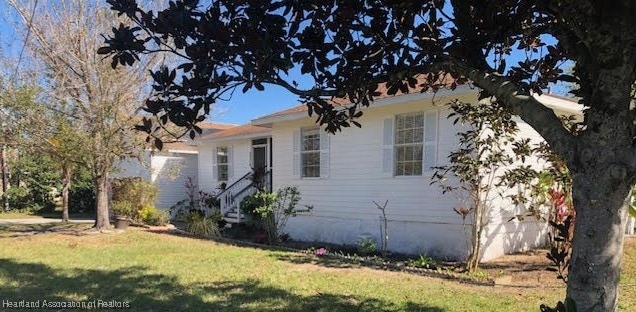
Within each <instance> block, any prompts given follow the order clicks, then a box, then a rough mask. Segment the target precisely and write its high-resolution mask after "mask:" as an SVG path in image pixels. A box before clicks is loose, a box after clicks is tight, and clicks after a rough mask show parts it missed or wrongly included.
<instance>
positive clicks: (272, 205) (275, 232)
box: [254, 186, 313, 245]
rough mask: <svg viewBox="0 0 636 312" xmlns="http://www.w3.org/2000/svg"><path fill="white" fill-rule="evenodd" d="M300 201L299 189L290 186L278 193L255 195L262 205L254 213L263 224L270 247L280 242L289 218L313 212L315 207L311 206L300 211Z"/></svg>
mask: <svg viewBox="0 0 636 312" xmlns="http://www.w3.org/2000/svg"><path fill="white" fill-rule="evenodd" d="M300 199H301V197H300V192H299V191H298V188H296V187H289V186H288V187H284V188H282V189H279V190H278V191H277V192H276V193H268V192H258V193H256V195H254V200H255V201H256V202H257V203H259V204H260V206H259V207H257V208H256V209H255V210H254V211H255V212H256V213H257V214H258V215H259V217H260V219H261V222H262V223H263V227H264V228H265V231H266V232H267V239H268V242H269V244H270V245H273V244H276V243H278V242H279V241H280V237H281V234H283V233H282V232H281V231H282V229H283V228H284V227H285V224H286V223H287V220H288V219H289V217H295V216H296V215H298V214H299V213H304V212H311V211H312V210H313V206H309V205H304V208H302V209H299V208H298V207H297V205H298V202H300Z"/></svg>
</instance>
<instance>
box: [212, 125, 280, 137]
mask: <svg viewBox="0 0 636 312" xmlns="http://www.w3.org/2000/svg"><path fill="white" fill-rule="evenodd" d="M270 132H271V129H270V128H267V127H260V126H254V125H252V124H244V125H240V126H235V127H233V128H229V129H227V130H222V131H218V132H215V133H211V134H207V135H204V136H202V137H201V140H216V139H222V138H228V137H237V136H255V135H258V134H269V133H270Z"/></svg>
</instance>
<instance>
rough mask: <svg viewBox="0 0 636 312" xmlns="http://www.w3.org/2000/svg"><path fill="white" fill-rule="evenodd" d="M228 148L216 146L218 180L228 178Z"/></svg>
mask: <svg viewBox="0 0 636 312" xmlns="http://www.w3.org/2000/svg"><path fill="white" fill-rule="evenodd" d="M228 172H229V171H228V149H227V147H217V148H216V180H217V181H226V182H227V180H228Z"/></svg>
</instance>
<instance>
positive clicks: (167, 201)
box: [152, 154, 198, 209]
mask: <svg viewBox="0 0 636 312" xmlns="http://www.w3.org/2000/svg"><path fill="white" fill-rule="evenodd" d="M197 167H198V164H197V155H196V154H170V155H155V156H153V157H152V181H153V182H155V183H156V184H157V186H158V187H159V196H158V198H157V203H156V206H157V208H160V209H168V208H170V207H172V205H174V204H176V203H177V202H178V201H181V200H184V199H187V198H188V197H187V188H186V187H185V184H186V182H187V180H188V178H190V177H191V178H192V180H193V181H192V182H193V183H194V184H197V183H198V181H197Z"/></svg>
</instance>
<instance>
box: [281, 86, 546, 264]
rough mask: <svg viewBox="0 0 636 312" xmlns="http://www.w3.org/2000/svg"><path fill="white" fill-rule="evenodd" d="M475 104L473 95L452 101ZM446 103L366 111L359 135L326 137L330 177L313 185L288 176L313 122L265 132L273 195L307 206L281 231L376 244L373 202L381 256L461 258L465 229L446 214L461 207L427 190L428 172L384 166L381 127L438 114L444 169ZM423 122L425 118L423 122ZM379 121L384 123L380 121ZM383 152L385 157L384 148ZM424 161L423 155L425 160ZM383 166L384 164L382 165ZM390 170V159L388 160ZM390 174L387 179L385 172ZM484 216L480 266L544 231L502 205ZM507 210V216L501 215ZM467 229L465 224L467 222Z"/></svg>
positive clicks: (452, 141)
mask: <svg viewBox="0 0 636 312" xmlns="http://www.w3.org/2000/svg"><path fill="white" fill-rule="evenodd" d="M457 97H463V98H460V99H461V100H464V101H473V102H475V101H476V96H475V95H474V94H473V95H457V96H453V98H457ZM447 102H448V98H446V99H437V100H436V104H435V105H434V104H432V103H431V100H430V99H429V100H422V101H418V102H408V103H402V104H393V105H390V106H383V107H374V108H369V109H366V110H365V112H364V116H363V118H361V120H360V121H361V124H362V129H358V128H349V129H344V130H343V131H342V132H341V133H337V134H336V135H335V136H332V137H331V138H330V146H329V151H330V155H329V160H330V163H329V166H330V174H329V175H328V176H326V177H321V178H308V179H301V178H299V177H298V175H297V174H294V166H293V164H294V163H295V162H294V159H293V157H294V133H297V132H298V130H299V129H300V128H302V127H307V126H311V125H312V122H313V120H312V119H310V118H306V119H303V120H297V121H287V122H279V123H275V124H274V125H273V129H272V137H273V170H274V171H273V172H274V175H273V183H274V189H277V188H281V187H284V186H298V188H299V190H300V192H301V195H302V198H303V200H302V202H301V204H311V205H313V206H314V211H313V213H311V214H310V215H302V216H298V217H296V218H290V220H289V221H288V224H287V228H286V229H285V230H284V231H286V232H288V233H290V234H291V236H292V237H293V238H295V239H299V240H305V241H317V242H320V241H322V242H329V243H337V244H354V243H355V241H356V240H357V239H358V238H360V237H362V236H371V237H373V238H374V239H375V240H376V242H380V211H379V210H378V209H376V208H375V205H374V204H373V201H376V202H378V203H383V202H384V201H385V200H388V201H389V203H388V205H387V218H388V220H389V222H388V236H389V244H388V246H389V249H390V250H393V251H397V252H402V253H409V254H427V255H431V256H438V257H444V258H452V259H461V258H463V257H465V256H466V255H467V254H468V251H469V246H470V245H469V238H470V228H469V226H468V224H466V225H464V224H462V220H461V217H460V216H459V215H457V214H456V213H455V212H454V211H453V208H456V207H458V206H460V205H461V202H460V199H459V198H457V197H456V196H454V195H453V194H446V195H443V194H442V193H441V190H440V188H439V187H438V186H437V185H430V182H431V175H432V173H433V171H432V170H430V169H429V168H425V169H424V172H423V175H422V176H418V177H394V176H393V175H392V174H391V172H392V169H391V170H388V168H387V164H386V153H387V144H386V143H387V138H385V136H386V131H385V126H386V125H387V124H390V125H393V124H394V123H393V122H390V121H391V120H392V118H394V117H395V115H396V114H401V113H409V112H417V111H425V112H433V111H434V110H437V111H438V113H439V114H438V115H439V118H438V125H437V138H436V139H437V143H436V144H437V149H436V155H434V158H435V157H436V159H437V165H442V164H447V163H448V158H447V156H448V154H449V153H450V152H451V151H453V150H455V149H457V144H458V139H457V136H456V134H457V132H460V131H462V129H461V128H459V126H455V125H453V124H452V119H447V118H446V117H447V116H448V114H449V111H448V110H445V109H442V108H443V106H442V105H439V104H444V103H447ZM428 116H430V115H428ZM387 120H388V121H389V122H387ZM519 125H520V128H521V132H522V135H523V136H528V137H532V138H533V140H535V141H538V140H540V139H541V138H540V136H538V134H537V133H536V132H534V131H533V130H532V129H531V128H529V126H528V125H526V124H525V123H520V124H519ZM389 153H393V150H392V148H391V149H390V151H389ZM430 156H432V155H429V157H430ZM383 160H384V162H383ZM390 162H391V164H390V166H391V167H392V166H394V160H393V159H391V160H390ZM387 171H390V172H387ZM495 204H496V205H497V207H496V208H495V209H494V210H495V212H494V213H493V214H492V215H491V216H490V218H491V224H490V226H488V227H487V229H486V233H485V236H484V239H483V242H484V247H483V256H482V260H484V261H486V260H489V259H493V258H495V257H498V256H501V255H503V254H504V253H509V252H513V251H518V250H524V249H528V248H530V247H535V246H537V245H540V244H542V243H543V242H544V241H545V233H546V226H545V223H542V222H532V221H525V222H519V221H511V222H508V219H509V218H510V215H511V214H514V213H515V212H514V211H513V210H511V209H508V208H510V205H511V204H510V203H509V202H506V201H503V200H498V201H497V202H495ZM505 209H508V210H505ZM467 222H468V221H467Z"/></svg>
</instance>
